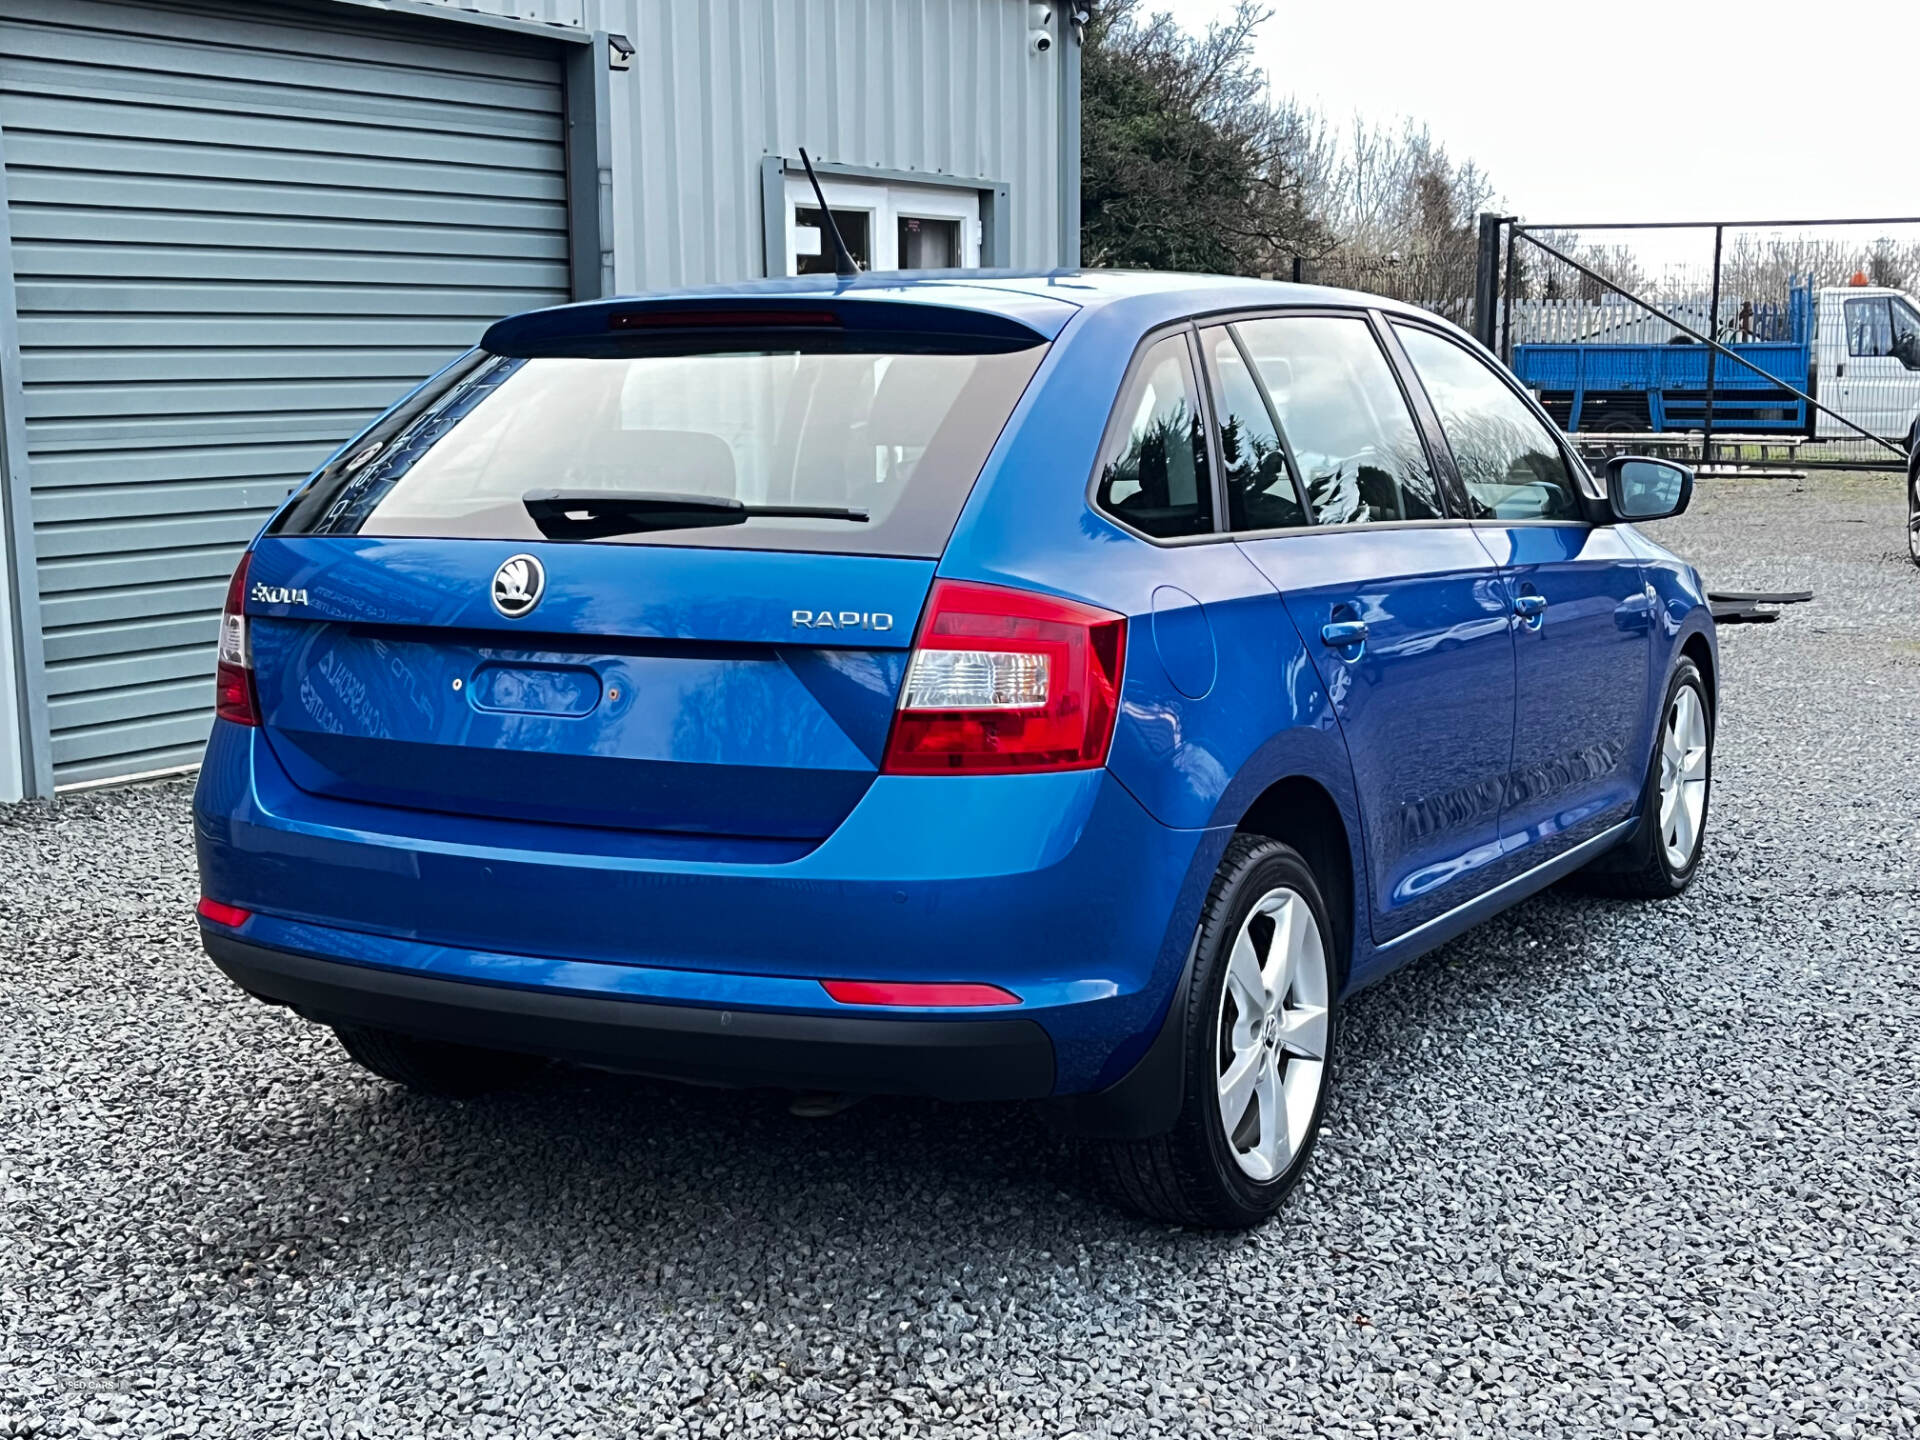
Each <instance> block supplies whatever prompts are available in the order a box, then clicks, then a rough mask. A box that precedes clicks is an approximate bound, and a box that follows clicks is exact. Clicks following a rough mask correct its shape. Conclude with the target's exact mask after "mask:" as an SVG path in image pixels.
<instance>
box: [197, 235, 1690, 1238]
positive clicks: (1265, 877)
mask: <svg viewBox="0 0 1920 1440" xmlns="http://www.w3.org/2000/svg"><path fill="white" fill-rule="evenodd" d="M1691 489H1692V478H1691V476H1690V475H1689V474H1688V473H1687V472H1686V471H1685V470H1683V469H1681V468H1679V467H1677V466H1674V465H1670V464H1667V463H1665V462H1662V461H1657V460H1643V459H1618V460H1615V461H1613V462H1611V463H1610V464H1609V465H1608V466H1607V467H1606V471H1605V473H1604V475H1602V476H1599V477H1596V476H1594V475H1592V474H1590V473H1589V471H1588V470H1587V468H1586V467H1585V466H1584V465H1583V464H1582V463H1581V461H1580V460H1579V459H1578V458H1577V457H1576V455H1575V454H1574V452H1573V451H1572V450H1571V449H1570V448H1569V447H1568V445H1567V443H1566V441H1565V440H1564V439H1563V438H1562V437H1561V436H1560V435H1559V434H1558V433H1557V432H1556V431H1555V429H1554V428H1553V426H1552V424H1551V423H1550V422H1549V421H1548V420H1547V419H1546V417H1545V416H1544V414H1543V413H1542V412H1541V410H1540V408H1539V407H1538V406H1537V405H1535V404H1534V403H1533V402H1532V401H1531V400H1530V399H1529V398H1528V397H1527V396H1526V395H1525V394H1524V393H1523V392H1522V391H1520V390H1519V389H1517V388H1516V387H1515V386H1514V384H1513V382H1512V380H1511V379H1510V378H1509V376H1508V375H1507V374H1506V372H1504V371H1503V370H1501V369H1500V368H1499V367H1498V366H1497V365H1496V364H1495V363H1494V362H1493V361H1492V360H1490V359H1489V357H1488V356H1487V355H1486V353H1485V352H1484V351H1482V350H1481V349H1480V348H1479V347H1477V346H1476V345H1474V344H1473V343H1472V342H1471V341H1469V340H1468V339H1466V338H1465V337H1464V336H1463V335H1462V334H1460V332H1458V331H1457V330H1455V329H1453V328H1452V327H1450V326H1448V325H1446V324H1444V323H1443V322H1440V321H1438V320H1435V319H1434V318H1433V317H1431V316H1429V315H1426V314H1423V313H1421V312H1418V311H1415V310H1411V309H1407V308H1404V307H1401V306H1399V305H1395V304H1392V303H1389V302H1386V301H1380V300H1375V299H1371V298H1369V297H1366V296H1361V295H1354V294H1348V293H1344V292H1338V291H1331V290H1317V289H1309V288H1303V287H1298V286H1288V285H1274V284H1262V283H1256V282H1250V281H1240V280H1228V279H1214V278H1203V277H1193V276H1177V275H1135V274H1120V273H1107V274H1101V273H1065V274H1055V275H1033V276H1020V275H1005V274H995V273H990V272H989V273H981V272H967V273H964V274H962V273H949V274H930V275H922V276H916V275H894V276H885V275H871V276H862V277H860V278H858V279H855V280H850V281H835V280H834V279H833V278H832V277H809V278H804V279H800V280H796V281H773V282H767V283H764V284H755V285H745V286H741V287H738V288H734V289H729V290H726V291H701V292H697V293H681V294H673V295H661V296H648V297H643V298H638V299H625V300H612V301H597V302H593V303H589V304H581V305H573V306H568V307H565V308H562V309H557V310H548V311H542V312H538V313H535V314H528V315H522V316H518V317H515V318H512V319H508V320H504V321H501V322H500V323H499V324H497V325H495V326H494V327H493V328H492V329H491V330H490V331H488V333H487V334H486V336H485V338H484V340H483V342H482V344H481V345H480V347H479V348H478V349H476V350H474V351H472V352H471V353H470V354H468V355H466V356H464V357H463V358H461V359H460V360H458V361H456V362H455V363H454V364H452V365H451V366H449V367H448V368H447V369H446V370H444V371H443V372H441V373H440V374H439V375H438V376H436V377H435V378H433V379H432V380H430V381H428V382H427V383H426V384H424V385H422V386H421V387H420V388H419V389H418V390H416V391H415V392H414V393H413V394H411V395H409V396H408V397H407V398H406V399H404V400H403V401H401V403H400V404H399V405H398V406H396V407H395V408H394V409H393V410H391V411H389V412H388V413H387V414H386V415H385V416H383V417H382V418H381V419H380V420H379V421H377V422H376V423H375V424H374V425H372V426H371V427H370V428H369V429H367V430H366V431H365V432H364V433H363V434H361V435H360V436H358V437H357V438H355V439H354V440H353V441H352V442H350V443H349V444H347V445H346V446H344V447H343V448H342V449H341V450H340V451H339V453H338V454H337V455H336V456H335V457H334V458H333V459H331V460H330V461H328V463H327V464H325V465H324V466H323V467H322V468H321V469H320V470H319V471H318V472H317V473H316V474H315V475H314V476H313V477H312V478H311V479H310V480H309V481H308V482H307V483H306V484H305V485H304V486H302V487H301V488H300V489H299V490H298V491H297V492H296V493H295V494H294V495H293V496H292V497H291V498H290V499H289V500H288V502H287V503H286V505H285V506H284V507H283V508H282V509H281V510H280V512H279V513H278V514H277V515H275V516H274V518H273V520H272V521H271V522H270V523H269V524H268V525H267V527H266V529H265V531H264V532H263V533H262V534H261V536H260V537H259V539H258V540H257V541H256V542H255V543H254V545H253V546H252V548H251V549H250V551H249V552H248V554H247V556H246V558H245V559H244V560H243V561H242V562H241V564H240V567H239V570H238V571H237V573H236V574H235V575H234V578H233V585H232V589H231V592H230V594H229V598H228V601H227V607H226V615H225V617H224V619H223V621H222V629H221V636H220V655H219V661H220V663H219V680H218V686H219V720H218V722H217V723H216V725H215V727H214V733H213V738H212V742H211V745H210V746H209V748H208V751H207V756H206V764H205V768H204V769H203V771H202V772H201V777H200V786H199V793H198V796H197V799H196V802H195V823H196V829H197V839H198V844H199V858H200V872H201V880H202V892H203V895H204V898H203V900H202V901H201V904H200V910H199V913H200V918H201V929H202V933H203V935H204V938H205V943H206V947H207V950H208V951H209V952H210V954H211V955H212V957H213V959H214V961H215V962H216V963H217V964H218V965H219V966H220V968H221V969H222V970H224V971H225V972H226V973H227V974H228V975H229V976H231V977H232V978H233V979H234V980H235V981H236V982H237V983H238V984H239V985H240V986H241V987H243V988H244V989H245V990H247V991H249V992H251V993H252V994H254V995H256V996H258V997H260V998H261V999H264V1000H267V1001H270V1002H273V1003H275V1004H280V1005H287V1006H291V1007H292V1008H293V1009H294V1010H295V1011H297V1012H298V1013H300V1014H301V1015H303V1016H307V1017H309V1018H311V1019H313V1020H316V1021H319V1022H321V1023H324V1024H327V1025H330V1026H332V1027H333V1028H334V1029H335V1030H336V1031H337V1032H338V1033H339V1036H340V1039H341V1041H342V1042H343V1044H344V1045H345V1047H346V1050H347V1053H348V1054H350V1055H351V1056H352V1057H353V1058H354V1059H355V1060H357V1061H358V1062H360V1063H361V1064H362V1065H364V1066H366V1067H367V1068H369V1069H371V1070H373V1071H375V1072H376V1073H378V1074H380V1075H383V1076H385V1077H387V1078H389V1079H391V1080H394V1081H397V1082H399V1083H401V1084H404V1085H410V1086H414V1087H417V1088H419V1089H422V1090H427V1091H433V1092H440V1093H456V1094H457V1093H471V1092H474V1091H478V1090H481V1089H483V1088H485V1087H488V1086H490V1085H494V1084H498V1083H502V1082H503V1081H505V1080H507V1079H509V1078H510V1077H512V1076H514V1075H515V1074H517V1073H518V1072H519V1071H520V1070H521V1069H523V1068H524V1067H526V1066H530V1065H533V1064H537V1063H539V1061H540V1060H541V1059H543V1058H544V1059H560V1060H566V1061H572V1062H578V1063H581V1064H585V1065H592V1066H600V1067H606V1068H612V1069H617V1070H625V1071H632V1072H639V1073H644V1074H649V1075H656V1076H665V1077H673V1078H680V1079H686V1080H693V1081H700V1082H706V1083H720V1084H730V1085H766V1086H783V1087H792V1088H795V1089H801V1090H808V1091H827V1092H834V1093H836V1094H867V1093H900V1094H912V1095H924V1096H936V1097H941V1098H946V1099H964V1098H991V1099H1002V1100H1005V1099H1030V1100H1044V1101H1045V1102H1047V1104H1048V1105H1049V1107H1050V1108H1051V1109H1052V1111H1053V1112H1054V1113H1055V1115H1056V1117H1057V1119H1058V1120H1059V1122H1060V1123H1061V1124H1062V1125H1064V1126H1065V1127H1067V1128H1068V1129H1069V1130H1070V1131H1072V1132H1075V1133H1077V1134H1080V1135H1084V1136H1087V1137H1089V1138H1090V1139H1091V1140H1092V1141H1094V1142H1096V1144H1095V1148H1096V1151H1097V1154H1098V1156H1099V1166H1100V1168H1101V1170H1102V1172H1103V1173H1104V1174H1105V1176H1106V1177H1107V1179H1108V1181H1109V1182H1110V1184H1111V1186H1112V1187H1113V1189H1114V1190H1115V1192H1116V1193H1117V1195H1118V1196H1119V1197H1120V1198H1121V1199H1122V1200H1124V1201H1126V1202H1127V1203H1129V1204H1131V1205H1133V1206H1134V1207H1136V1208H1138V1209H1140V1210H1142V1211H1144V1212H1146V1213H1148V1214H1150V1215H1153V1216H1157V1217H1160V1218H1162V1219H1165V1220H1169V1221H1177V1222H1183V1223H1188V1224H1199V1225H1216V1226H1242V1225H1249V1224H1253V1223H1256V1222H1258V1221H1259V1220H1261V1219H1262V1218H1263V1217H1265V1216H1267V1215H1269V1214H1271V1213H1272V1212H1273V1210H1274V1209H1275V1207H1276V1206H1277V1205H1278V1204H1279V1203H1280V1201H1281V1199H1282V1197H1283V1196H1284V1194H1285V1193H1286V1191H1287V1189H1288V1188H1289V1187H1290V1185H1291V1184H1292V1183H1293V1182H1294V1181H1295V1179H1297V1177H1298V1175H1299V1173H1300V1171H1301V1169H1302V1167H1303V1166H1304V1165H1305V1163H1306V1160H1307V1157H1308V1154H1309V1151H1310V1150H1311V1148H1312V1145H1313V1141H1314V1136H1315V1133H1316V1130H1317V1128H1318V1126H1319V1124H1320V1119H1321V1116H1322V1114H1323V1113H1324V1110H1325V1107H1326V1103H1327V1094H1328V1083H1329V1080H1330V1077H1331V1073H1332V1067H1331V1055H1332V1046H1333V1039H1334V1032H1335V1026H1336V1022H1337V1018H1338V1015H1339V1007H1340V1003H1341V1000H1342V998H1343V997H1344V996H1346V995H1348V994H1350V993H1351V992H1352V991H1353V990H1354V989H1355V987H1357V986H1360V985H1363V984H1366V983H1368V982H1370V981H1372V980H1375V979H1377V978H1379V977H1380V976H1381V975H1383V974H1385V973H1386V972H1387V971H1389V970H1391V969H1392V968H1393V967H1395V966H1396V965H1399V964H1400V963H1402V962H1404V961H1405V960H1407V959H1409V958H1410V957H1412V956H1414V955H1417V954H1419V953H1421V952H1422V951H1425V950H1428V949H1430V948H1432V947H1433V946H1435V945H1438V944H1440V943H1441V942H1442V941H1444V940H1446V939H1448V938H1449V937H1450V936H1453V935H1456V934H1458V933H1459V932H1460V931H1462V930H1464V929H1465V928H1467V927H1468V926H1470V925H1472V924H1473V923H1475V922H1476V921H1478V920H1481V919H1484V918H1485V917H1487V916H1489V915H1491V914H1493V913H1494V912H1496V911H1498V910H1499V909H1501V908H1502V907H1504V906H1507V905H1511V904H1512V903H1514V902H1515V901H1517V900H1519V899H1521V898H1522V897H1524V896H1526V895H1528V894H1529V893H1531V892H1533V891H1535V890H1538V889H1540V888H1541V887H1542V886H1544V885H1547V884H1549V883H1551V882H1553V881H1554V880H1557V879H1559V878H1560V877H1562V876H1565V875H1568V874H1570V873H1571V872H1574V871H1576V870H1578V871H1580V872H1581V873H1582V876H1583V877H1584V878H1586V879H1588V880H1589V881H1590V882H1591V883H1592V884H1594V885H1596V886H1598V887H1601V888H1604V889H1607V890H1611V891H1613V892H1615V893H1619V894H1626V895H1633V896H1644V897H1648V898H1658V897H1660V896H1666V895H1672V894H1675V893H1676V892H1678V891H1680V890H1681V889H1683V888H1684V887H1685V886H1686V884H1687V883H1688V881H1689V880H1690V879H1691V877H1692V875H1693V871H1694V868H1695V866H1696V865H1697V864H1698V863H1699V857H1700V851H1701V841H1702V836H1703V833H1704V827H1705V823H1706V815H1707V799H1708V783H1709V776H1708V768H1709V757H1710V755H1711V751H1712V745H1713V725H1714V713H1715V674H1716V670H1717V665H1716V650H1715V642H1714V632H1713V625H1712V622H1711V619H1710V618H1709V614H1708V609H1707V606H1706V603H1705V597H1704V595H1703V594H1702V592H1701V587H1700V581H1699V577H1698V576H1697V575H1696V574H1695V572H1694V571H1693V570H1692V569H1691V568H1690V567H1689V566H1687V565H1685V564H1683V563H1682V562H1680V561H1679V560H1676V559H1675V558H1674V557H1673V556H1672V555H1670V554H1668V553H1667V552H1666V551H1665V550H1663V549H1661V548H1660V547H1659V546H1657V545H1654V544H1652V543H1651V542H1650V541H1648V540H1647V539H1645V538H1644V537H1643V536H1641V535H1640V534H1638V533H1637V532H1636V531H1635V530H1634V529H1633V528H1632V526H1631V524H1630V523H1628V522H1630V521H1633V520H1636V519H1654V518H1658V517H1661V516H1665V515H1670V514H1673V513H1675V512H1677V511H1679V510H1681V509H1682V508H1684V507H1685V505H1686V503H1687V500H1688V497H1689V495H1690V493H1691Z"/></svg>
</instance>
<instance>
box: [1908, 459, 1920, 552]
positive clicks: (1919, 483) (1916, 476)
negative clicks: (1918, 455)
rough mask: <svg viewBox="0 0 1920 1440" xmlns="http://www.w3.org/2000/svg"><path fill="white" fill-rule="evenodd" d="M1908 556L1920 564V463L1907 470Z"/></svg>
mask: <svg viewBox="0 0 1920 1440" xmlns="http://www.w3.org/2000/svg"><path fill="white" fill-rule="evenodd" d="M1907 558H1908V559H1909V560H1911V561H1913V563H1914V564H1916V565H1920V465H1915V466H1914V467H1913V468H1912V469H1910V470H1909V471H1907Z"/></svg>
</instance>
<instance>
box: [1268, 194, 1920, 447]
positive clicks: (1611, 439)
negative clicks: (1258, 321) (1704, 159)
mask: <svg viewBox="0 0 1920 1440" xmlns="http://www.w3.org/2000/svg"><path fill="white" fill-rule="evenodd" d="M1294 278H1296V279H1301V280H1306V281H1309V282H1314V283H1320V284H1331V285H1340V286H1345V287H1348V288H1351V289H1356V290H1365V291H1370V292H1372V293H1375V294H1382V295H1388V296H1391V297H1393V298H1395V299H1399V300H1404V301H1407V302H1410V303H1412V304H1415V305H1419V306H1422V307H1423V308H1425V309H1428V310H1432V311H1434V312H1435V313H1437V314H1441V315H1444V316H1446V317H1447V318H1448V319H1450V320H1452V321H1454V322H1455V323H1457V324H1459V325H1462V326H1464V327H1465V328H1467V329H1469V330H1471V331H1473V332H1474V333H1475V334H1476V335H1478V336H1479V338H1480V339H1481V340H1482V341H1483V342H1484V343H1485V344H1487V345H1488V346H1489V347H1490V348H1492V349H1494V350H1495V351H1497V352H1498V353H1499V354H1500V356H1501V357H1502V358H1503V359H1504V360H1506V362H1507V363H1508V364H1509V365H1510V366H1512V368H1513V370H1514V372H1515V374H1516V375H1518V376H1519V377H1520V379H1521V380H1522V381H1523V382H1524V383H1525V384H1526V385H1527V386H1528V387H1529V388H1530V389H1532V390H1534V391H1535V392H1536V393H1537V394H1538V395H1539V396H1540V398H1541V399H1542V401H1543V402H1544V403H1545V404H1546V406H1547V408H1548V409H1549V410H1550V411H1552V412H1553V414H1554V416H1555V418H1556V419H1558V420H1559V421H1560V422H1561V423H1562V424H1563V425H1565V426H1566V427H1567V428H1568V429H1569V430H1570V431H1572V432H1574V433H1575V435H1576V437H1577V438H1578V439H1579V440H1580V442H1581V443H1582V444H1583V446H1584V447H1585V448H1587V449H1589V450H1590V451H1592V452H1593V453H1595V454H1604V453H1610V452H1613V451H1618V450H1623V449H1634V450H1641V451H1648V452H1654V453H1668V454H1674V455H1677V456H1684V457H1686V458H1689V459H1693V460H1697V461H1701V462H1703V463H1709V464H1713V465H1720V466H1791V467H1799V468H1807V467H1815V466H1832V467H1844V468H1863V469H1887V468H1900V467H1902V466H1904V464H1905V461H1906V457H1907V455H1908V454H1909V453H1910V451H1911V450H1912V449H1913V447H1914V445H1915V443H1916V441H1920V218H1897V219H1867V220H1851V219H1816V220H1792V221H1761V222H1732V221H1726V222H1706V223H1701V224H1667V223H1632V222H1626V223H1608V224H1579V225H1535V224H1530V223H1523V222H1522V221H1520V220H1518V219H1515V218H1512V217H1507V216H1495V215H1486V216H1482V217H1481V220H1480V225H1479V236H1478V245H1477V246H1474V245H1472V244H1470V243H1465V244H1455V245H1451V246H1445V247H1440V248H1436V249H1435V250H1434V251H1432V252H1431V253H1424V254H1411V255H1404V256H1403V255H1398V254H1395V255H1387V256H1356V255H1335V256H1330V257H1326V258H1323V259H1318V260H1303V261H1300V262H1297V263H1296V265H1295V268H1294Z"/></svg>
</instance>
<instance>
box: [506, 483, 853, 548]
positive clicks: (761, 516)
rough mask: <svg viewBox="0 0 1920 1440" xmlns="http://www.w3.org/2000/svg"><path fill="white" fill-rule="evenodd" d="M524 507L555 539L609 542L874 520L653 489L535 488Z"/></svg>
mask: <svg viewBox="0 0 1920 1440" xmlns="http://www.w3.org/2000/svg"><path fill="white" fill-rule="evenodd" d="M520 503H521V504H522V505H524V506H526V507H527V514H529V515H531V516H532V517H533V523H534V524H535V525H538V526H539V527H540V533H541V534H542V535H544V536H546V537H547V538H548V539H549V540H603V539H606V538H608V537H609V536H613V535H632V534H635V533H636V532H638V531H641V530H694V529H701V528H704V527H708V526H713V525H744V524H745V523H746V522H747V521H749V520H850V521H853V522H855V523H856V524H862V525H864V524H865V523H866V522H867V519H868V515H867V512H866V511H865V510H855V509H852V508H850V507H848V506H845V505H748V504H746V503H745V502H744V501H740V500H733V499H728V498H723V497H720V496H717V495H674V494H671V493H668V492H665V491H651V490H639V491H626V490H529V491H528V492H527V493H526V494H525V495H523V496H521V497H520Z"/></svg>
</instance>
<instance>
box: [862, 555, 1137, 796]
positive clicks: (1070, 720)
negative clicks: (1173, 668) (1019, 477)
mask: <svg viewBox="0 0 1920 1440" xmlns="http://www.w3.org/2000/svg"><path fill="white" fill-rule="evenodd" d="M1126 638H1127V622H1126V618H1125V617H1124V616H1121V615H1115V614H1113V613H1112V612H1111V611H1107V610H1097V609H1095V608H1094V607H1093V606H1091V605H1081V604H1078V603H1076V602H1075V601H1072V600H1061V599H1057V598H1055V597H1054V596H1051V595H1035V594H1031V593H1029V592H1028V591H1024V590H1009V589H1005V588H1003V587H1001V586H998V585H975V584H971V583H968V582H965V581H959V580H936V581H935V582H934V586H933V594H932V596H931V597H930V598H929V599H928V601H927V614H926V618H925V619H924V620H923V621H922V622H921V625H920V635H919V638H918V639H917V640H916V641H915V643H914V649H913V658H912V660H911V661H910V662H909V663H908V666H907V680H906V684H905V685H903V686H902V687H901V691H900V707H899V713H898V714H896V715H895V716H894V720H893V734H892V736H891V737H890V738H889V739H888V741H887V753H886V759H885V761H884V762H883V764H882V765H881V770H882V772H883V773H885V774H889V775H955V774H978V773H985V772H999V773H1006V772H1009V771H1035V770H1090V769H1093V768H1094V767H1096V766H1099V765H1104V764H1105V763H1106V760H1107V749H1108V747H1109V746H1110V745H1111V744H1112V743H1113V723H1114V718H1115V716H1116V714H1117V713H1118V710H1119V699H1120V657H1121V655H1122V654H1123V653H1124V652H1125V650H1126Z"/></svg>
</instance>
